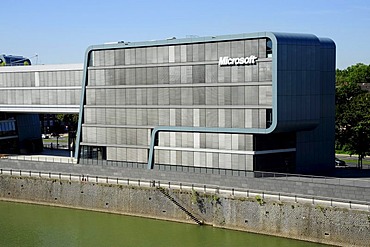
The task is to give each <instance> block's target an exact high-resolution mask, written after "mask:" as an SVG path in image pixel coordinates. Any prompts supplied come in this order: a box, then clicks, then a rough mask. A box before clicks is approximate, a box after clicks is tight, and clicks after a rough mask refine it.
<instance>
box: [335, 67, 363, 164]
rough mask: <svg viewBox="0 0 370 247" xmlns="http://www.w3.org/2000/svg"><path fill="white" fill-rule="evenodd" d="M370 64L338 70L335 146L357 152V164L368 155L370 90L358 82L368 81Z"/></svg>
mask: <svg viewBox="0 0 370 247" xmlns="http://www.w3.org/2000/svg"><path fill="white" fill-rule="evenodd" d="M369 80H370V66H367V65H364V64H356V65H353V66H351V67H348V68H347V69H346V70H344V71H341V70H337V86H336V124H335V132H336V148H337V149H342V150H345V151H348V152H349V153H350V154H357V155H358V166H359V167H362V159H363V158H364V157H365V156H366V155H370V93H369V92H366V91H363V90H361V88H360V86H359V85H358V83H360V82H369Z"/></svg>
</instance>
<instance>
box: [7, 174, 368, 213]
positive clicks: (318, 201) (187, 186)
mask: <svg viewBox="0 0 370 247" xmlns="http://www.w3.org/2000/svg"><path fill="white" fill-rule="evenodd" d="M0 174H1V175H10V176H21V177H38V178H48V179H59V180H68V181H78V182H86V183H89V182H90V183H104V184H116V185H124V186H138V187H162V188H168V189H178V190H180V191H182V190H184V191H196V192H202V193H210V194H217V195H222V196H226V197H230V196H231V197H241V198H254V199H257V198H258V199H257V201H258V202H259V203H262V204H263V203H264V200H266V199H268V200H275V201H281V202H283V201H284V202H293V203H310V204H312V205H317V206H330V207H338V208H349V209H358V210H364V211H369V212H370V202H366V201H358V200H345V199H340V198H330V197H322V196H312V195H302V194H292V193H285V192H272V191H262V190H254V189H243V188H232V187H226V186H225V187H220V186H215V185H207V184H197V183H182V182H174V181H164V180H142V179H132V178H118V177H108V176H96V175H86V174H72V173H53V172H43V171H31V170H13V169H0Z"/></svg>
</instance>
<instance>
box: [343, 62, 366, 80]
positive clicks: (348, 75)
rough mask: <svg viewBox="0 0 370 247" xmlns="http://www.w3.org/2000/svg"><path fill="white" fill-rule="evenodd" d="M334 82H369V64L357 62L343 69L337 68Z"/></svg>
mask: <svg viewBox="0 0 370 247" xmlns="http://www.w3.org/2000/svg"><path fill="white" fill-rule="evenodd" d="M336 77H337V79H336V82H337V83H339V84H342V83H347V82H352V83H370V65H365V64H363V63H358V64H356V65H352V66H350V67H348V68H347V69H344V70H339V69H337V71H336Z"/></svg>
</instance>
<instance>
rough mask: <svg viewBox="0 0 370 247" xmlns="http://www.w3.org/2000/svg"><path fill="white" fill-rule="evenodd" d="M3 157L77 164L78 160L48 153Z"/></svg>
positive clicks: (6, 157)
mask: <svg viewBox="0 0 370 247" xmlns="http://www.w3.org/2000/svg"><path fill="white" fill-rule="evenodd" d="M1 159H8V160H20V161H38V162H52V163H67V164H76V163H77V161H76V159H75V158H72V157H65V156H48V155H44V156H42V155H35V156H33V155H8V156H5V157H1Z"/></svg>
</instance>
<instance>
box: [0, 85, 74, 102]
mask: <svg viewBox="0 0 370 247" xmlns="http://www.w3.org/2000/svg"><path fill="white" fill-rule="evenodd" d="M80 97H81V90H80V89H75V90H73V89H68V90H62V89H60V90H59V89H58V90H36V89H35V90H21V89H18V90H0V104H6V105H31V104H32V105H79V104H80Z"/></svg>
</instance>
